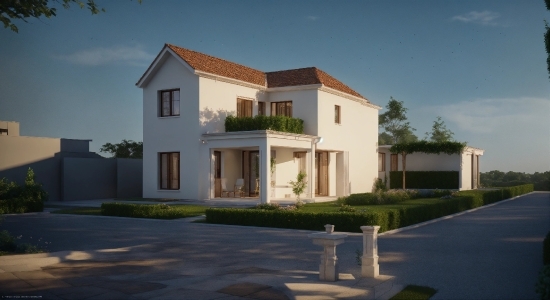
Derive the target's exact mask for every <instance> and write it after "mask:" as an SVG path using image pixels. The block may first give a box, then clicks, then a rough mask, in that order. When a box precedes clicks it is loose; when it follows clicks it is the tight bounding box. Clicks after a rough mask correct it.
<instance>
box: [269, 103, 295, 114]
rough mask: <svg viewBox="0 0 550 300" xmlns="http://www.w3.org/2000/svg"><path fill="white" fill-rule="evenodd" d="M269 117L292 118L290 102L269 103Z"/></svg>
mask: <svg viewBox="0 0 550 300" xmlns="http://www.w3.org/2000/svg"><path fill="white" fill-rule="evenodd" d="M271 115H272V116H287V117H292V101H283V102H271Z"/></svg>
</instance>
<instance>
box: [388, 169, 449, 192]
mask: <svg viewBox="0 0 550 300" xmlns="http://www.w3.org/2000/svg"><path fill="white" fill-rule="evenodd" d="M458 182H459V181H458V171H405V187H406V188H407V189H458ZM402 187H403V172H402V171H391V172H390V189H400V188H402Z"/></svg>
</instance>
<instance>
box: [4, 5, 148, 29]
mask: <svg viewBox="0 0 550 300" xmlns="http://www.w3.org/2000/svg"><path fill="white" fill-rule="evenodd" d="M138 3H141V0H138ZM55 4H61V6H62V7H63V8H65V9H68V8H70V7H71V4H76V5H78V6H79V7H80V8H85V7H86V8H87V9H88V10H90V12H91V13H92V15H95V14H98V13H100V12H105V9H104V8H100V7H99V6H98V5H97V4H96V3H95V0H86V1H84V0H2V1H0V21H2V23H4V28H8V27H9V28H10V29H11V30H12V31H14V32H19V29H18V28H17V26H15V24H13V21H14V20H22V21H24V22H28V21H27V19H28V18H36V19H39V18H40V17H42V16H44V17H46V18H48V19H49V18H51V17H55V16H56V15H57V8H55V7H54V5H55Z"/></svg>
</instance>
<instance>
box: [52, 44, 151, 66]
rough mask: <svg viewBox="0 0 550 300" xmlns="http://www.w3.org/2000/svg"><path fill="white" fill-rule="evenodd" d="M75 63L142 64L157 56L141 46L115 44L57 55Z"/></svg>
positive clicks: (88, 64) (89, 64)
mask: <svg viewBox="0 0 550 300" xmlns="http://www.w3.org/2000/svg"><path fill="white" fill-rule="evenodd" d="M56 58H58V59H62V60H66V61H69V62H71V63H74V64H79V65H87V66H98V65H106V64H111V63H122V64H127V65H134V66H142V65H147V64H148V63H150V62H151V61H152V60H153V59H154V58H155V56H154V55H151V54H149V53H147V52H145V51H144V50H143V49H142V47H141V46H134V47H128V46H114V47H111V48H93V49H87V50H80V51H77V52H75V53H72V54H69V55H59V56H56Z"/></svg>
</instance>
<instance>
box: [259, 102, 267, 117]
mask: <svg viewBox="0 0 550 300" xmlns="http://www.w3.org/2000/svg"><path fill="white" fill-rule="evenodd" d="M258 115H259V116H265V102H258Z"/></svg>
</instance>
